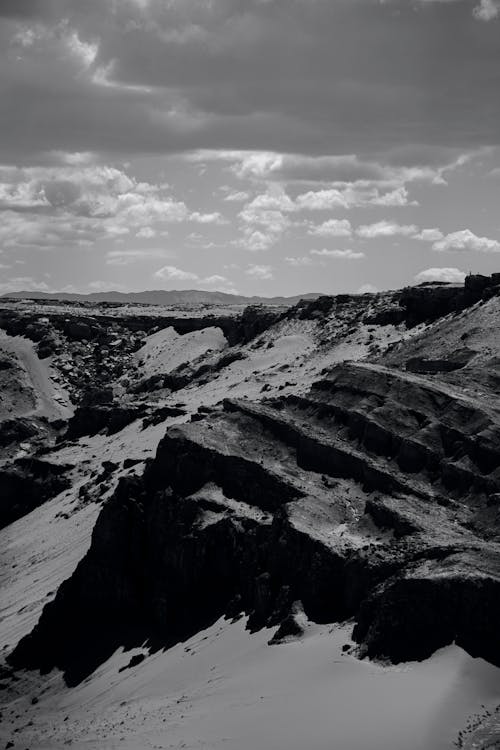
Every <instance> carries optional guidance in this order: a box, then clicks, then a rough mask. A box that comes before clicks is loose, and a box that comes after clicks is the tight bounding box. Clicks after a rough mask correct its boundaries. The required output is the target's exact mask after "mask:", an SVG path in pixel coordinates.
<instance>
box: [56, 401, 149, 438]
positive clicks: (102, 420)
mask: <svg viewBox="0 0 500 750" xmlns="http://www.w3.org/2000/svg"><path fill="white" fill-rule="evenodd" d="M145 411H146V406H145V405H144V404H139V405H136V406H134V405H131V406H118V405H117V404H109V405H108V404H99V405H97V406H79V407H78V408H77V409H76V411H75V413H74V415H73V416H72V417H71V419H70V420H69V422H68V427H67V430H66V433H65V434H64V439H65V440H78V438H81V437H83V436H84V435H90V436H92V435H97V433H98V432H101V431H102V430H105V431H106V434H107V435H113V434H114V433H116V432H119V431H120V430H123V428H124V427H126V426H127V425H129V424H131V423H132V422H134V421H135V420H136V419H140V418H141V417H143V416H144V414H145Z"/></svg>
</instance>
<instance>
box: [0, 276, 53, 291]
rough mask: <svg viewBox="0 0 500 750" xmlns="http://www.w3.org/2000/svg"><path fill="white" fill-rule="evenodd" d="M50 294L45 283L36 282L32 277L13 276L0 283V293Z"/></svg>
mask: <svg viewBox="0 0 500 750" xmlns="http://www.w3.org/2000/svg"><path fill="white" fill-rule="evenodd" d="M24 291H27V292H50V288H49V286H48V285H47V283H46V282H45V281H38V280H37V279H35V278H33V277H32V276H15V277H13V278H12V279H6V280H5V281H2V282H0V292H2V293H4V292H24Z"/></svg>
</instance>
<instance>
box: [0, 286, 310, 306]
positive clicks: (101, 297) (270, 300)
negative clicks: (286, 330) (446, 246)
mask: <svg viewBox="0 0 500 750" xmlns="http://www.w3.org/2000/svg"><path fill="white" fill-rule="evenodd" d="M320 296H321V295H320V294H317V293H314V292H310V293H308V294H300V295H297V296H295V297H244V296H242V295H239V294H226V293H225V292H205V291H201V290H199V289H186V290H181V291H175V290H173V291H166V290H164V289H158V290H151V291H144V292H114V291H109V292H93V293H92V294H67V293H65V292H53V293H50V294H49V293H47V292H10V293H7V294H3V295H2V297H1V299H6V298H8V299H31V300H62V301H64V302H96V303H97V302H111V303H118V304H131V303H132V304H133V303H135V304H143V305H295V304H297V302H299V300H301V299H316V298H317V297H320Z"/></svg>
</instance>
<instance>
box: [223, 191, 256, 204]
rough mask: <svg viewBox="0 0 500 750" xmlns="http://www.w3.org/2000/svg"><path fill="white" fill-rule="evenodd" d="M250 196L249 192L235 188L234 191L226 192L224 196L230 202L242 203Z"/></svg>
mask: <svg viewBox="0 0 500 750" xmlns="http://www.w3.org/2000/svg"><path fill="white" fill-rule="evenodd" d="M249 198H250V195H249V193H246V192H245V191H244V190H235V191H234V192H231V193H228V194H227V195H226V197H225V198H224V200H225V201H229V202H231V203H243V202H244V201H247V200H248V199H249Z"/></svg>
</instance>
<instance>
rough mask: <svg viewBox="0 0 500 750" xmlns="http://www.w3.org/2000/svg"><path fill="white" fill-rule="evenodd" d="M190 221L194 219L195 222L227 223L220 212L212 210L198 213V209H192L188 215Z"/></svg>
mask: <svg viewBox="0 0 500 750" xmlns="http://www.w3.org/2000/svg"><path fill="white" fill-rule="evenodd" d="M189 220H190V221H194V222H195V223H197V224H219V225H222V224H227V223H228V222H227V219H225V218H224V217H223V216H222V214H220V213H219V212H218V211H214V212H213V213H208V214H203V213H199V212H198V211H194V212H193V213H192V214H190V216H189Z"/></svg>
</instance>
